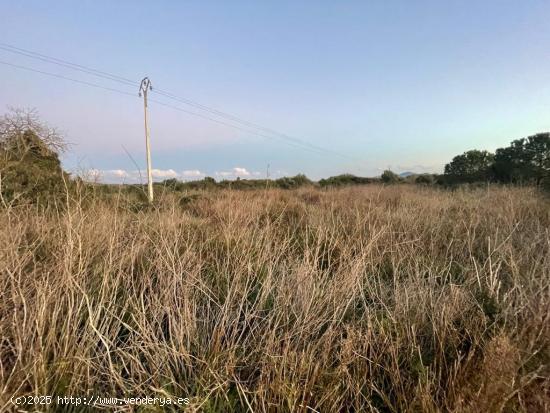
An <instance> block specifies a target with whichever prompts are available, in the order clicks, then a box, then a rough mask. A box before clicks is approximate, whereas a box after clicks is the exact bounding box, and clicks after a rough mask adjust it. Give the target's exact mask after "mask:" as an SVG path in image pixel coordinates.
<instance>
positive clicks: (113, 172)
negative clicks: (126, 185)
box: [104, 169, 129, 178]
mask: <svg viewBox="0 0 550 413" xmlns="http://www.w3.org/2000/svg"><path fill="white" fill-rule="evenodd" d="M104 173H105V174H106V175H113V176H118V177H119V178H127V177H128V176H129V174H128V172H126V171H125V170H124V169H111V170H109V171H104Z"/></svg>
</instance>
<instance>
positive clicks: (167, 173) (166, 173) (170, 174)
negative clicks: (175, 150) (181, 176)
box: [151, 169, 178, 178]
mask: <svg viewBox="0 0 550 413" xmlns="http://www.w3.org/2000/svg"><path fill="white" fill-rule="evenodd" d="M151 174H152V175H153V177H154V178H177V177H178V173H177V172H176V171H174V170H173V169H152V170H151Z"/></svg>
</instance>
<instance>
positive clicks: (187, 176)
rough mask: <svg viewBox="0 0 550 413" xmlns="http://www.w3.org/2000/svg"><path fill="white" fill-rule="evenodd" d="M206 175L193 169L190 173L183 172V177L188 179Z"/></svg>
mask: <svg viewBox="0 0 550 413" xmlns="http://www.w3.org/2000/svg"><path fill="white" fill-rule="evenodd" d="M203 175H204V174H203V173H202V172H201V171H199V170H198V169H192V170H190V171H182V173H181V176H184V177H186V178H194V177H197V176H203Z"/></svg>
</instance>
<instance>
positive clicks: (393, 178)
mask: <svg viewBox="0 0 550 413" xmlns="http://www.w3.org/2000/svg"><path fill="white" fill-rule="evenodd" d="M381 178H382V182H384V183H386V184H394V183H396V182H399V176H398V175H397V174H396V173H395V172H392V171H390V170H389V169H387V170H385V171H384V172H382V176H381Z"/></svg>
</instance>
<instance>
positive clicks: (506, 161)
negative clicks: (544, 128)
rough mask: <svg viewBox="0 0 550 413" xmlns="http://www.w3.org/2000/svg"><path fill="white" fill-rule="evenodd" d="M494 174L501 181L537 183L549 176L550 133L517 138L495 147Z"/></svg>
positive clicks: (546, 179)
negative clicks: (508, 144) (507, 143)
mask: <svg viewBox="0 0 550 413" xmlns="http://www.w3.org/2000/svg"><path fill="white" fill-rule="evenodd" d="M494 172H495V176H496V177H497V179H498V180H500V181H502V182H526V183H528V182H532V183H536V184H537V185H539V184H541V183H542V182H543V181H548V179H549V177H550V133H548V132H546V133H539V134H536V135H533V136H529V137H527V138H522V139H517V140H515V141H513V142H512V143H511V144H510V146H508V147H506V148H500V149H497V151H496V154H495V164H494Z"/></svg>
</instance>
